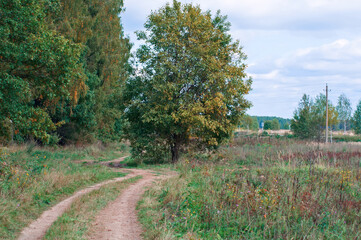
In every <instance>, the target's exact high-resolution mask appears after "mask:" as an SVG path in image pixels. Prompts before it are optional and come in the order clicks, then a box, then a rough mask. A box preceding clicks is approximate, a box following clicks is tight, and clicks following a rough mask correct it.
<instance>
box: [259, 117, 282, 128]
mask: <svg viewBox="0 0 361 240" xmlns="http://www.w3.org/2000/svg"><path fill="white" fill-rule="evenodd" d="M263 128H264V130H279V129H280V123H279V122H278V120H277V119H276V118H274V119H273V120H272V121H271V120H268V121H265V122H264V127H263Z"/></svg>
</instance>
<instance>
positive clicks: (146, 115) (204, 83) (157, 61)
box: [123, 1, 251, 161]
mask: <svg viewBox="0 0 361 240" xmlns="http://www.w3.org/2000/svg"><path fill="white" fill-rule="evenodd" d="M145 28H146V31H142V32H138V38H139V39H140V40H143V41H144V42H145V44H144V45H142V46H141V47H140V48H139V50H138V51H137V57H138V60H139V63H140V65H141V66H142V67H143V68H142V69H137V70H136V71H135V73H134V74H133V77H132V78H131V79H130V80H129V81H127V82H126V87H125V91H124V98H123V99H124V103H125V119H126V120H127V121H128V122H129V125H126V126H124V131H125V133H126V136H127V138H129V139H130V140H131V143H132V146H133V149H134V154H137V156H136V157H139V158H143V157H145V156H146V157H148V158H151V159H152V160H153V161H155V159H164V158H166V157H167V156H169V155H170V154H169V153H171V155H172V160H173V161H176V160H177V159H178V156H179V151H180V150H181V147H182V146H184V145H185V144H186V143H187V141H188V140H189V138H190V137H194V138H197V139H198V140H199V141H200V142H202V143H203V144H205V145H206V146H209V147H212V146H213V147H216V146H217V145H218V144H219V143H221V142H223V141H224V140H226V139H227V138H229V137H230V136H231V134H232V132H233V129H234V128H235V127H236V126H237V125H238V124H239V122H240V119H241V116H242V114H243V113H244V111H245V110H246V109H247V108H248V107H249V106H250V104H249V102H248V101H247V100H246V99H244V95H245V94H247V93H248V92H249V90H250V86H251V80H250V79H248V78H247V76H246V73H245V68H246V65H245V64H244V63H243V61H244V60H245V59H246V56H245V54H244V53H243V52H242V48H241V47H240V46H239V42H238V41H236V42H233V41H232V38H231V36H230V35H229V33H228V31H229V28H230V23H229V22H227V21H226V17H223V16H221V15H220V13H219V12H218V13H217V14H216V15H215V16H213V17H212V15H211V13H210V12H209V11H208V12H202V10H201V9H200V7H199V6H194V5H192V4H184V5H182V4H181V3H180V2H177V1H173V5H172V6H171V5H169V4H167V5H166V6H164V7H162V8H160V9H159V10H158V11H155V12H152V14H151V15H150V16H149V17H148V20H147V22H146V23H145ZM155 149H157V150H159V151H160V150H162V151H161V152H158V151H155ZM169 150H170V151H169ZM152 152H154V153H155V154H156V155H153V156H151V155H152Z"/></svg>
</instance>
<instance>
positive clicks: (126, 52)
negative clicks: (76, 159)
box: [52, 0, 131, 143]
mask: <svg viewBox="0 0 361 240" xmlns="http://www.w3.org/2000/svg"><path fill="white" fill-rule="evenodd" d="M60 2H61V3H62V4H61V5H62V8H61V11H59V12H58V13H56V16H53V18H54V19H56V21H54V23H53V25H52V27H53V28H55V29H57V31H58V32H60V33H61V34H62V35H64V36H65V37H66V38H68V39H70V40H72V41H74V42H76V43H80V44H82V45H83V46H84V51H83V54H82V56H81V58H80V61H81V62H82V64H83V65H84V71H85V73H86V75H87V80H86V82H85V83H86V85H87V88H88V91H87V93H86V95H84V96H81V97H80V99H79V101H78V104H77V106H76V107H75V108H73V109H71V108H65V109H64V108H63V107H60V108H59V111H58V112H57V114H56V116H57V118H61V119H63V118H66V124H65V125H64V127H63V128H61V129H59V131H58V133H59V134H60V135H61V136H62V137H63V142H65V143H66V142H76V141H90V142H91V141H93V140H94V139H95V138H98V139H101V140H102V141H110V140H119V139H120V134H121V131H120V116H121V103H120V102H119V99H120V98H121V90H122V86H123V83H124V81H125V79H126V78H127V77H128V69H129V66H128V65H129V64H128V59H129V56H130V48H131V44H130V43H129V39H128V38H126V37H124V33H123V27H122V25H121V24H120V14H121V13H122V12H123V10H124V7H123V1H122V0H111V1H105V2H104V1H101V0H92V1H86V0H76V1H69V0H60ZM64 110H65V111H64Z"/></svg>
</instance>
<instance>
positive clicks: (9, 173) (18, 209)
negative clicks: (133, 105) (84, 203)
mask: <svg viewBox="0 0 361 240" xmlns="http://www.w3.org/2000/svg"><path fill="white" fill-rule="evenodd" d="M125 149H126V147H124V146H123V145H122V144H119V145H110V146H108V147H103V146H96V145H93V146H88V147H83V148H76V147H66V148H40V147H35V146H33V145H28V146H20V147H19V146H13V147H10V148H4V147H2V148H0V151H1V152H0V236H1V238H4V239H14V238H16V236H18V234H19V233H20V231H21V230H22V229H23V228H24V227H26V226H27V225H28V224H29V223H30V222H32V221H33V220H35V219H36V218H38V217H39V216H40V214H41V213H42V212H43V211H44V210H45V209H48V208H50V207H51V206H53V205H55V204H56V203H57V202H59V201H61V200H62V199H64V198H66V197H68V196H70V195H72V194H73V193H74V192H75V191H77V190H79V189H82V188H84V187H86V186H89V185H93V184H94V183H98V182H101V181H104V180H107V179H111V178H115V177H120V176H123V175H124V174H121V173H117V172H114V171H112V169H109V168H107V167H105V166H100V165H84V164H77V163H74V160H82V159H90V160H92V159H104V160H111V159H114V158H118V157H121V156H124V155H127V154H128V153H127V152H126V151H125Z"/></svg>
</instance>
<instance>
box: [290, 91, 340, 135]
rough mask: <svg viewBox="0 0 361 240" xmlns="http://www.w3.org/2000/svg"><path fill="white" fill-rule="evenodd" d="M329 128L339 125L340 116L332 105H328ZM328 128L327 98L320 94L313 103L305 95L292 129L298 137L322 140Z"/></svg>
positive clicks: (296, 112) (295, 114)
mask: <svg viewBox="0 0 361 240" xmlns="http://www.w3.org/2000/svg"><path fill="white" fill-rule="evenodd" d="M328 105H329V106H328V124H329V126H333V125H336V124H337V123H338V119H337V117H338V114H337V112H336V108H335V107H334V106H333V105H332V103H330V102H329V103H328ZM325 126H326V96H325V95H323V94H320V95H318V96H317V97H316V99H315V101H313V100H312V99H311V98H310V97H309V96H308V95H306V94H304V95H303V97H302V99H301V101H300V103H299V107H298V109H297V110H296V111H295V113H294V117H293V119H292V120H291V129H292V131H293V132H294V134H295V135H296V136H297V137H300V138H313V139H317V140H320V139H321V136H322V134H323V131H324V130H325Z"/></svg>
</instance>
